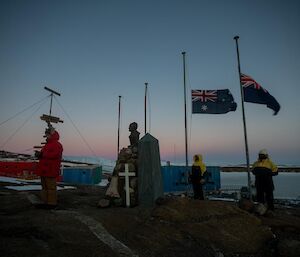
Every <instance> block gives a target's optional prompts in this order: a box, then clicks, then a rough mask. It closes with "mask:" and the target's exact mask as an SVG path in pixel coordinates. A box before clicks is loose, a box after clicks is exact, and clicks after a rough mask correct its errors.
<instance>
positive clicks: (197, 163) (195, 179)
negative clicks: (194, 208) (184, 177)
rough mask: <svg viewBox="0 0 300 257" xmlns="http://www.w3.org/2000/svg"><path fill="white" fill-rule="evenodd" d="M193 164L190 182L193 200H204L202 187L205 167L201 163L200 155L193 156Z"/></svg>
mask: <svg viewBox="0 0 300 257" xmlns="http://www.w3.org/2000/svg"><path fill="white" fill-rule="evenodd" d="M193 159H194V163H193V166H192V173H191V175H190V180H191V183H192V185H193V191H194V199H200V200H204V195H203V188H202V185H203V184H204V183H205V180H204V173H205V172H206V166H205V164H204V163H203V161H202V155H201V154H196V155H194V158H193Z"/></svg>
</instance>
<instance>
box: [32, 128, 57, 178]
mask: <svg viewBox="0 0 300 257" xmlns="http://www.w3.org/2000/svg"><path fill="white" fill-rule="evenodd" d="M58 140H59V134H58V132H57V131H55V132H54V133H53V134H52V135H51V136H50V137H49V138H48V140H47V143H46V144H45V145H44V147H43V148H42V150H41V159H40V161H39V164H38V166H37V175H39V176H41V177H58V176H59V171H60V164H61V159H62V152H63V147H62V145H61V143H59V142H58Z"/></svg>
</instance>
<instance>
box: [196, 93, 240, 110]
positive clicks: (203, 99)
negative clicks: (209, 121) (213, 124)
mask: <svg viewBox="0 0 300 257" xmlns="http://www.w3.org/2000/svg"><path fill="white" fill-rule="evenodd" d="M236 107H237V104H236V103H235V102H234V99H233V96H232V94H231V93H230V91H229V89H221V90H192V113H206V114H224V113H227V112H231V111H233V112H234V111H235V110H236Z"/></svg>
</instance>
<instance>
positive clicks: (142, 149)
mask: <svg viewBox="0 0 300 257" xmlns="http://www.w3.org/2000/svg"><path fill="white" fill-rule="evenodd" d="M138 152H139V155H138V167H139V174H138V193H139V204H140V205H143V206H149V207H151V206H154V205H155V200H156V199H157V198H159V197H161V196H163V180H162V174H161V163H160V153H159V143H158V140H157V139H156V138H154V137H153V136H152V135H150V134H149V133H147V134H146V135H145V136H144V137H143V138H142V139H141V140H140V141H139V144H138Z"/></svg>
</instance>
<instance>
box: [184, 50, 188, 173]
mask: <svg viewBox="0 0 300 257" xmlns="http://www.w3.org/2000/svg"><path fill="white" fill-rule="evenodd" d="M185 54H186V52H182V56H183V86H184V128H185V166H186V168H187V167H188V166H189V164H188V143H187V119H186V77H185Z"/></svg>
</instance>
